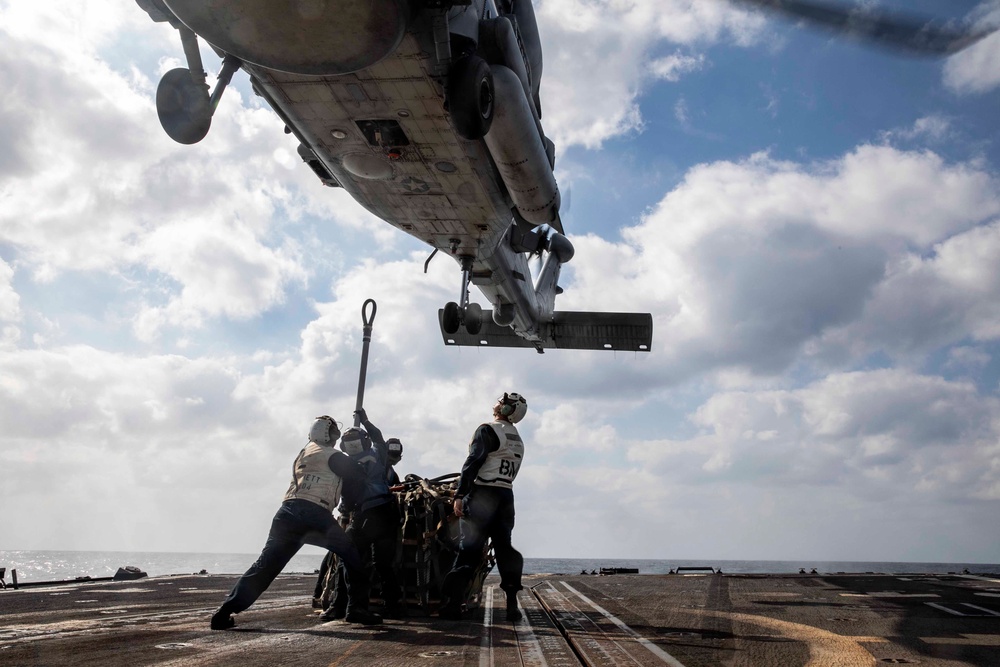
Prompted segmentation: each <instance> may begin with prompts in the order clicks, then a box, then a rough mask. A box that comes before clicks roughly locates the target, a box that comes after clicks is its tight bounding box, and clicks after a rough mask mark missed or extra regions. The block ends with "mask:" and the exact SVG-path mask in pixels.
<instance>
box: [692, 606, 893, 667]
mask: <svg viewBox="0 0 1000 667" xmlns="http://www.w3.org/2000/svg"><path fill="white" fill-rule="evenodd" d="M678 611H681V612H684V613H688V614H704V615H706V616H714V617H716V618H725V619H732V620H734V621H739V622H741V623H747V624H749V625H757V626H761V627H765V628H768V629H771V630H776V631H778V632H779V633H781V635H782V636H783V637H788V638H789V639H795V640H797V641H800V642H802V643H804V644H805V645H806V646H807V647H808V648H809V661H808V662H807V663H805V665H804V666H803V667H859V666H860V665H874V664H875V657H874V656H872V654H871V653H869V652H868V651H867V650H865V648H864V647H863V646H861V642H865V643H870V644H874V643H885V642H887V641H888V640H887V639H885V638H884V637H845V636H843V635H838V634H836V633H834V632H829V631H827V630H821V629H819V628H815V627H813V626H811V625H804V624H802V623H792V622H790V621H780V620H778V619H776V618H770V617H767V616H757V615H754V614H741V613H735V612H725V611H711V610H707V609H678ZM737 634H739V633H737Z"/></svg>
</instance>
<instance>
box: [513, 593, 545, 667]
mask: <svg viewBox="0 0 1000 667" xmlns="http://www.w3.org/2000/svg"><path fill="white" fill-rule="evenodd" d="M518 606H519V607H520V608H521V620H520V621H517V622H516V623H514V635H515V636H516V637H517V643H518V644H520V645H522V646H525V647H526V648H527V650H528V653H529V655H528V656H527V658H528V660H529V661H531V660H536V661H537V663H536V664H541V665H542V667H549V663H548V662H546V661H545V654H544V653H542V644H541V642H539V641H538V637H536V636H535V631H534V629H532V627H531V621H530V620H529V619H528V610H527V609H526V608H525V607H524V605H522V604H521V603H520V601H518ZM522 633H523V634H524V635H525V637H524V639H523V640H522V639H521V634H522ZM524 658H525V655H524V652H523V651H522V652H521V661H522V663H523V662H524Z"/></svg>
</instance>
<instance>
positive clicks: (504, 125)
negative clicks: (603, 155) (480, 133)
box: [485, 65, 559, 225]
mask: <svg viewBox="0 0 1000 667" xmlns="http://www.w3.org/2000/svg"><path fill="white" fill-rule="evenodd" d="M490 69H491V70H492V72H493V88H494V91H495V103H494V104H495V109H494V111H493V123H492V125H491V126H490V131H489V132H487V133H486V137H485V139H486V146H487V147H488V148H489V150H490V154H491V155H492V156H493V160H494V162H496V165H497V170H498V171H499V172H500V177H501V178H502V179H503V182H504V185H506V186H507V190H508V192H510V197H511V199H512V200H513V201H514V205H515V206H516V207H517V210H518V212H519V213H520V214H521V217H522V218H524V219H525V220H527V221H528V222H531V223H534V224H536V225H544V224H547V223H552V222H555V221H556V219H557V217H558V215H559V188H558V186H557V185H556V178H555V175H554V174H553V173H552V167H551V165H550V163H549V158H548V155H547V154H546V152H545V145H544V144H543V143H542V138H541V136H539V134H538V125H537V121H536V118H535V113H534V110H533V109H532V107H531V104H530V103H529V101H528V98H527V96H526V95H525V90H524V87H523V86H522V84H521V80H520V78H518V76H517V74H515V73H514V72H513V71H512V70H511V69H510V68H508V67H504V66H503V65H491V66H490Z"/></svg>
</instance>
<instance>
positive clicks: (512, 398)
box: [493, 392, 528, 424]
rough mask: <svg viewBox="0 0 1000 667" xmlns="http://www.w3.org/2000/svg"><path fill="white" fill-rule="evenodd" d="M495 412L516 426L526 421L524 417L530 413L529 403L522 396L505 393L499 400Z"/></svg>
mask: <svg viewBox="0 0 1000 667" xmlns="http://www.w3.org/2000/svg"><path fill="white" fill-rule="evenodd" d="M493 412H494V413H495V414H497V415H499V416H501V417H506V418H507V421H509V422H510V423H511V424H516V423H517V422H519V421H521V420H522V419H524V415H525V414H526V413H527V412H528V401H526V400H525V399H524V396H521V395H520V394H514V393H510V394H508V393H507V392H504V395H503V396H501V397H500V398H498V399H497V404H496V407H495V408H493Z"/></svg>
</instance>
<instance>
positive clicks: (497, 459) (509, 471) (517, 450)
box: [440, 393, 528, 621]
mask: <svg viewBox="0 0 1000 667" xmlns="http://www.w3.org/2000/svg"><path fill="white" fill-rule="evenodd" d="M527 411H528V402H527V401H526V400H525V399H524V397H523V396H521V395H520V394H514V393H505V394H504V395H503V396H501V397H500V398H498V399H497V402H496V405H494V406H493V421H492V422H491V423H488V424H481V425H480V426H479V428H477V429H476V432H475V434H474V435H473V436H472V442H471V443H469V456H468V458H467V459H466V460H465V464H464V465H463V466H462V476H461V478H460V479H459V484H458V490H457V491H456V493H455V502H454V511H455V514H456V515H458V516H459V517H463V520H462V521H461V541H460V542H459V550H458V556H456V558H455V564H454V566H453V567H452V569H451V572H449V573H448V575H447V576H446V577H445V580H444V582H443V585H442V589H443V594H444V596H445V597H446V598H447V599H446V601H445V604H444V605H443V606H442V608H441V612H440V615H441V616H442V617H443V618H459V617H461V611H462V609H461V606H462V603H463V602H464V601H465V595H466V592H467V589H468V586H469V583H470V581H471V578H472V575H473V574H474V569H475V566H476V565H477V564H478V563H479V561H480V560H481V559H482V554H483V545H484V544H485V542H486V539H487V538H489V539H490V541H491V542H492V544H493V553H494V554H495V556H496V561H497V569H498V570H499V572H500V588H501V589H503V591H504V593H506V595H507V620H508V621H517V620H519V619H520V618H521V612H520V611H519V610H518V608H517V592H518V591H519V590H521V572H522V570H523V568H524V559H523V558H522V557H521V554H520V553H519V552H518V551H517V550H516V549H515V548H514V547H513V546H512V545H511V532H512V531H513V529H514V491H513V485H514V478H515V477H517V473H518V471H519V470H520V469H521V461H522V460H523V458H524V443H523V441H522V440H521V436H520V434H519V433H518V432H517V427H515V426H514V424H516V423H518V422H520V421H521V420H522V419H523V418H524V415H525V414H526V413H527Z"/></svg>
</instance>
